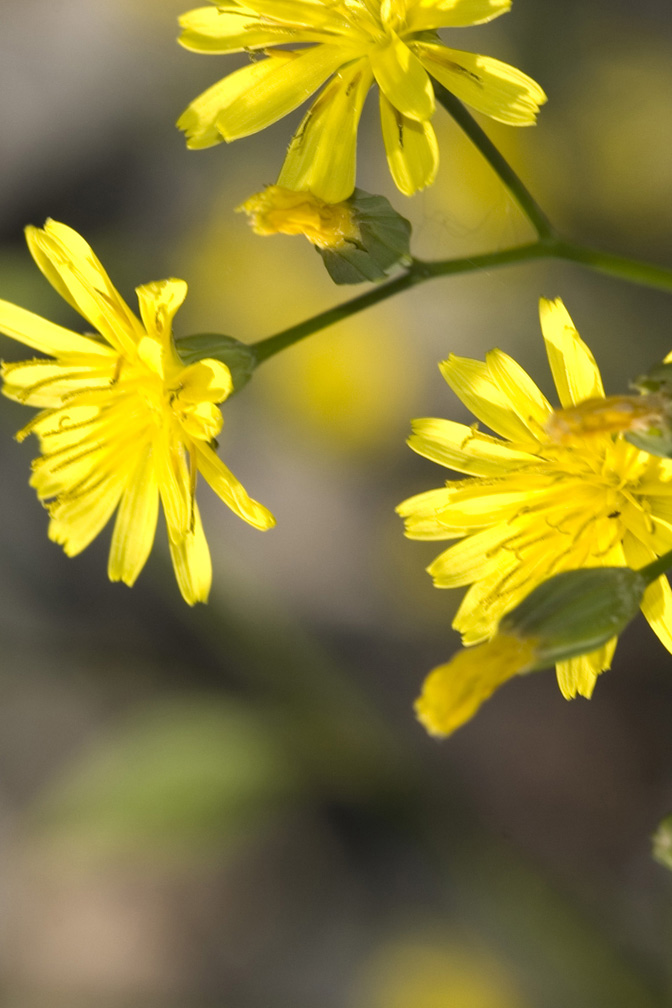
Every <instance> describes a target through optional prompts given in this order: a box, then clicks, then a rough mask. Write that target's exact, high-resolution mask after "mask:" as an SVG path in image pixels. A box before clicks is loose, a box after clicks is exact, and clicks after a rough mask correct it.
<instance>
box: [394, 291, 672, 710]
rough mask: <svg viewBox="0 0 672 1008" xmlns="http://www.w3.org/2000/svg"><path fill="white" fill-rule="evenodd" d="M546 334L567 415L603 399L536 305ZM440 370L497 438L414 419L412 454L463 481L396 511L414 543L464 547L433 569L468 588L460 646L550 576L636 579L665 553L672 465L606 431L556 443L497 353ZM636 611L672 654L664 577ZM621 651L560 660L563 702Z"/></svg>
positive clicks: (590, 362) (553, 318)
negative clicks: (623, 573) (585, 570)
mask: <svg viewBox="0 0 672 1008" xmlns="http://www.w3.org/2000/svg"><path fill="white" fill-rule="evenodd" d="M541 324H542V330H543V335H544V340H545V343H546V351H547V354H548V359H549V363H550V366H551V371H552V373H553V378H554V380H555V385H556V388H557V391H558V396H559V399H560V403H561V405H562V407H563V408H564V409H565V410H567V409H570V408H574V407H576V406H578V404H579V403H582V402H583V401H584V400H587V399H592V400H595V399H603V398H604V390H603V387H602V381H601V378H600V374H599V371H598V369H597V365H596V363H595V360H594V358H593V356H592V354H591V352H590V350H589V349H588V347H587V346H586V345H585V343H584V342H583V341H582V340H581V339H580V337H579V334H578V333H577V332H576V329H575V328H574V326H573V323H572V320H571V319H570V317H569V315H568V314H567V311H566V309H565V307H564V305H563V304H562V302H561V301H560V300H557V301H546V300H542V301H541ZM441 370H442V372H443V375H444V377H445V379H446V381H447V382H448V384H449V385H450V387H451V388H452V389H453V391H454V392H455V393H456V394H457V395H458V396H459V397H460V399H461V400H462V401H463V402H464V403H465V404H466V405H467V406H468V407H469V409H471V411H472V412H473V413H474V414H475V415H476V417H477V418H478V419H479V420H481V421H482V422H483V423H484V424H487V425H488V426H489V427H490V428H491V429H492V430H493V431H495V433H496V434H497V435H499V436H496V437H495V436H492V435H490V434H486V433H484V432H482V431H480V430H479V429H478V425H477V424H475V425H474V426H473V427H466V426H464V425H463V424H459V423H454V422H453V421H450V420H438V419H424V420H416V421H415V422H414V424H413V430H414V433H413V435H412V436H411V438H410V440H409V444H410V445H411V447H412V448H413V449H414V450H415V451H417V452H418V453H419V454H420V455H424V456H425V457H427V458H430V459H432V460H433V461H435V462H438V463H440V464H441V465H444V466H447V467H448V468H450V469H454V470H457V471H458V472H462V473H465V474H466V475H467V477H468V478H467V479H461V480H455V481H449V482H448V483H447V484H446V486H445V487H442V488H441V489H438V490H430V491H429V492H427V493H422V494H419V495H417V496H415V497H411V498H410V499H409V500H407V501H404V502H403V503H402V504H401V505H400V506H399V508H398V511H399V513H400V514H401V515H402V516H403V517H404V518H405V520H406V530H407V534H408V535H409V536H410V537H411V538H415V539H437V540H440V539H453V540H458V542H457V543H456V544H455V545H453V546H451V547H449V548H448V549H447V550H445V551H444V552H443V553H441V554H440V556H438V557H437V558H436V560H434V562H433V563H432V564H431V565H430V567H429V572H430V573H431V574H432V575H433V577H434V583H435V584H436V585H437V586H438V587H441V588H454V587H460V586H464V585H470V586H471V587H470V588H469V590H468V591H467V593H466V594H465V596H464V599H463V601H462V604H461V605H460V608H459V610H458V612H457V615H456V617H455V621H454V624H453V625H454V627H455V628H456V629H457V630H459V631H460V632H461V633H462V635H463V640H464V643H465V644H468V645H469V644H477V643H480V642H482V641H485V640H488V639H489V638H491V637H492V636H493V634H494V633H495V631H496V628H497V625H498V623H499V620H500V619H501V617H502V615H503V614H504V613H505V612H507V611H508V610H510V609H512V608H513V607H514V606H515V605H517V604H518V603H519V602H520V601H521V599H523V598H524V597H525V596H527V595H528V594H529V593H530V591H532V589H533V588H535V587H536V586H537V585H538V584H540V583H541V582H542V581H544V580H545V579H546V578H549V577H550V576H551V575H553V574H557V573H559V572H561V571H567V570H578V569H580V568H582V567H602V566H613V567H619V566H628V567H632V568H635V569H636V568H640V567H643V566H644V565H645V564H647V563H649V562H651V561H652V560H653V559H655V557H657V556H660V555H661V554H662V553H665V552H666V551H667V550H669V549H671V548H672V461H670V460H668V459H664V458H658V457H655V456H653V455H649V454H648V453H647V452H643V451H639V450H638V449H637V448H635V447H634V445H632V444H629V443H628V442H627V441H625V440H624V438H623V436H622V434H620V433H616V434H614V433H613V431H614V426H613V424H612V425H609V424H606V425H605V426H604V429H603V430H597V431H594V430H591V432H590V434H589V436H586V435H585V434H584V431H583V430H582V429H581V425H580V424H574V425H572V424H570V423H564V426H563V428H562V430H563V437H562V439H560V440H558V439H556V438H554V437H552V436H551V435H549V433H548V431H549V427H550V429H551V430H553V429H554V428H557V426H558V425H557V421H554V420H553V416H554V413H553V409H552V407H551V405H550V404H549V403H548V401H547V400H546V399H545V397H544V396H543V395H542V393H541V392H540V391H539V389H538V388H537V386H536V385H535V384H534V382H533V381H532V380H531V378H530V377H529V376H528V375H527V374H526V373H525V371H523V369H522V368H521V367H520V366H519V365H518V364H517V363H516V362H515V361H514V360H512V359H511V358H510V357H508V356H507V355H506V354H505V353H503V352H502V351H501V350H493V351H491V352H490V353H489V354H488V355H487V357H486V361H485V362H484V363H482V362H480V361H476V360H470V359H467V358H460V357H454V356H451V357H450V358H449V359H448V360H447V361H445V362H444V363H443V364H442V365H441ZM591 410H592V412H593V413H594V406H593V407H592V408H591ZM641 608H642V611H643V613H644V615H645V616H646V618H647V619H648V621H649V623H650V624H651V626H652V628H653V630H654V631H655V633H656V634H657V635H658V637H659V638H660V640H661V641H662V643H663V644H664V645H665V647H666V648H667V649H668V650H669V651H672V591H671V589H670V585H669V583H668V581H667V578H665V577H661V578H659V579H658V580H657V581H655V582H654V583H653V584H651V585H650V586H649V587H648V588H647V590H646V592H645V593H644V597H643V601H642V605H641ZM615 643H616V641H615V639H613V640H612V641H610V642H609V643H608V644H606V645H604V646H603V647H600V648H599V649H598V650H596V651H593V652H592V653H590V654H587V655H584V656H581V657H577V658H570V659H569V660H566V661H561V662H558V664H557V666H556V668H557V674H558V682H559V685H560V689H561V690H562V692H563V694H564V695H565V696H567V697H571V696H574V695H576V694H577V693H580V694H582V695H583V696H590V695H591V692H592V689H593V687H594V685H595V680H596V678H597V676H598V675H599V673H600V671H602V670H604V669H606V668H608V667H609V663H610V661H611V656H612V654H613V650H614V647H615Z"/></svg>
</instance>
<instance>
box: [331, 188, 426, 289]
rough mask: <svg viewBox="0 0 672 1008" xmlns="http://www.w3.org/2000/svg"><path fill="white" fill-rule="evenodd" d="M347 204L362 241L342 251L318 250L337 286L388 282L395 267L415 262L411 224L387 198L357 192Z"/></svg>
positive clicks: (345, 246)
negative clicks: (388, 277)
mask: <svg viewBox="0 0 672 1008" xmlns="http://www.w3.org/2000/svg"><path fill="white" fill-rule="evenodd" d="M347 202H348V204H349V205H350V206H351V207H352V211H353V218H354V221H355V223H356V224H357V227H358V228H359V234H360V239H359V241H357V242H355V241H346V242H345V244H344V245H343V247H342V248H339V249H321V248H318V249H317V251H318V252H319V254H320V255H321V256H322V259H323V260H324V265H325V266H326V267H327V272H328V273H329V276H330V277H331V279H332V280H333V281H334V283H337V284H357V283H363V282H364V281H365V280H368V281H376V280H384V279H385V277H386V276H387V274H388V273H389V272H390V270H391V269H392V268H393V267H394V266H397V265H402V264H404V262H410V261H411V252H410V241H411V224H410V221H407V220H406V218H405V217H402V216H401V214H398V213H397V211H396V210H395V209H394V207H393V206H392V205H391V204H390V203H389V201H388V200H386V199H385V197H384V196H373V195H371V193H367V192H364V191H363V190H362V189H355V191H354V193H353V194H352V196H351V197H350V199H349V200H348V201H347Z"/></svg>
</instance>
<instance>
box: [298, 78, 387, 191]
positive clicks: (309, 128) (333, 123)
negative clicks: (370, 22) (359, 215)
mask: <svg viewBox="0 0 672 1008" xmlns="http://www.w3.org/2000/svg"><path fill="white" fill-rule="evenodd" d="M371 81H372V74H371V71H370V70H369V68H368V65H367V62H366V61H364V60H357V61H356V62H355V63H353V64H352V65H351V66H349V67H346V68H345V69H343V70H340V71H339V72H338V74H337V75H336V77H335V78H334V80H332V81H331V82H330V83H329V84H327V86H326V88H325V89H324V91H323V92H322V94H321V95H320V96H319V97H318V98H317V100H316V101H315V102H314V103H313V105H312V106H311V108H310V109H309V111H308V113H307V114H306V116H305V118H304V120H303V122H302V123H301V125H300V126H299V128H298V130H297V132H296V133H295V134H294V137H293V139H292V142H291V144H290V146H289V150H288V151H287V156H286V158H285V163H284V164H283V166H282V170H281V172H280V175H279V177H278V185H280V186H286V187H287V188H288V189H294V190H304V189H307V190H310V192H311V193H314V194H315V195H316V196H319V197H320V198H321V199H323V200H325V201H326V202H327V203H339V202H340V201H341V200H344V199H347V198H348V197H349V196H350V195H351V193H352V190H353V189H354V187H355V169H356V155H357V128H358V126H359V119H360V116H361V114H362V108H363V106H364V101H365V99H366V96H367V93H368V91H369V88H370V86H371Z"/></svg>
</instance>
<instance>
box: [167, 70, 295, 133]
mask: <svg viewBox="0 0 672 1008" xmlns="http://www.w3.org/2000/svg"><path fill="white" fill-rule="evenodd" d="M293 59H294V54H293V53H291V52H282V51H280V50H274V51H273V55H272V56H269V57H268V58H267V59H264V60H260V61H259V62H257V63H253V64H252V65H251V66H249V67H244V68H243V70H244V71H246V72H245V73H244V74H243V75H242V76H238V75H239V74H241V73H242V71H238V72H237V73H232V74H229V76H228V77H224V78H223V80H220V81H217V83H216V84H213V85H212V87H209V88H208V89H207V91H204V92H203V94H200V95H199V96H198V98H195V99H194V101H193V102H191V104H190V105H188V106H187V108H186V109H185V110H184V112H183V113H182V115H181V116H180V118H179V119H178V120H177V125H178V127H179V128H180V129H181V130H183V132H184V133H186V136H187V147H189V148H190V150H203V149H204V148H205V147H212V146H213V145H214V144H218V143H221V142H222V141H223V140H224V134H223V133H222V131H221V130H220V129H219V127H218V125H217V117H218V116H219V114H220V112H221V111H222V109H223V108H225V107H226V105H227V104H230V103H231V102H233V101H235V99H236V98H237V97H238V96H239V95H241V94H244V93H245V92H246V91H247V89H248V87H249V86H250V80H249V78H250V75H252V76H253V79H254V83H255V84H256V85H257V86H258V87H262V86H263V85H264V83H265V81H266V80H271V79H272V78H273V77H274V75H275V73H276V71H277V69H278V67H279V66H280V64H281V63H283V62H285V63H290V62H291V61H292V60H293Z"/></svg>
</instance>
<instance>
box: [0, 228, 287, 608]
mask: <svg viewBox="0 0 672 1008" xmlns="http://www.w3.org/2000/svg"><path fill="white" fill-rule="evenodd" d="M26 238H27V241H28V247H29V249H30V252H31V254H32V256H33V258H34V259H35V262H36V263H37V265H38V266H39V268H40V270H41V271H42V272H43V273H44V275H45V276H46V278H47V280H49V282H50V283H51V284H52V286H53V287H54V288H55V289H56V290H57V291H58V293H59V294H60V295H61V296H62V297H64V298H65V300H66V301H68V303H69V304H71V305H72V307H73V308H75V309H76V310H77V311H78V312H79V313H80V314H81V315H82V316H83V317H84V318H85V319H86V320H87V322H88V323H89V324H90V325H91V326H93V328H94V329H95V330H96V335H86V336H82V335H79V334H78V333H75V332H71V331H70V330H69V329H64V328H62V327H61V326H58V325H54V323H52V322H48V321H47V320H46V319H43V318H40V316H39V315H34V314H33V313H32V312H29V311H26V310H24V309H23V308H19V307H17V306H16V305H12V304H9V303H8V302H7V301H0V331H2V332H4V333H6V335H8V336H11V337H13V338H14V339H17V340H20V341H21V342H22V343H25V344H26V345H27V346H29V347H32V348H33V349H35V350H38V351H40V352H41V353H46V354H50V355H51V358H53V359H50V358H40V359H33V360H30V361H22V362H20V363H13V364H7V363H6V364H4V365H3V369H2V376H3V378H4V389H3V391H4V393H5V395H7V396H9V398H10V399H16V400H17V401H19V402H22V403H25V404H26V405H28V406H39V407H42V411H41V412H40V413H38V415H37V416H36V417H34V418H33V420H31V422H30V423H29V424H28V425H27V426H26V427H25V428H24V429H23V430H22V431H20V432H19V434H18V438H19V440H23V438H25V437H27V436H28V434H35V435H36V436H37V437H38V439H39V442H40V447H41V450H42V454H41V456H40V457H39V458H37V459H36V460H35V461H34V462H33V475H32V477H31V481H30V482H31V485H32V486H34V487H35V489H36V491H37V495H38V497H39V498H40V500H42V501H44V502H45V504H46V507H47V510H48V511H49V515H50V518H51V521H50V523H49V538H50V539H52V540H54V542H57V543H60V544H61V545H62V546H63V548H64V550H65V552H66V553H67V554H68V556H74V555H75V554H77V553H80V552H81V551H82V550H83V549H85V548H86V547H87V546H88V545H89V543H90V542H91V541H92V540H93V539H94V538H95V537H96V536H97V535H98V533H99V532H100V531H101V530H102V528H103V527H104V525H105V524H106V523H107V521H108V520H109V519H110V517H111V516H112V514H113V513H114V512H115V511H116V512H117V518H116V522H115V526H114V533H113V536H112V545H111V549H110V557H109V566H108V574H109V577H110V579H111V580H112V581H124V582H125V583H126V584H128V585H132V584H133V583H134V581H135V580H136V578H137V577H138V575H139V573H140V571H141V570H142V568H143V566H144V564H145V561H146V560H147V557H148V555H149V552H150V550H151V548H152V544H153V541H154V535H155V531H156V524H157V519H158V512H159V500H160V501H161V503H162V504H163V510H164V512H165V516H166V524H167V527H168V539H169V543H170V552H171V556H172V560H173V566H174V568H175V575H176V577H177V581H178V584H179V587H180V591H181V592H182V595H183V596H184V598H185V600H186V601H187V602H188V603H189V604H190V605H192V604H193V603H195V602H205V601H206V600H207V596H208V591H209V589H210V582H211V579H212V567H211V563H210V553H209V550H208V544H207V542H206V539H205V535H204V532H203V526H202V524H201V518H200V515H199V511H198V505H197V504H196V498H195V492H196V478H197V474H198V473H199V472H200V473H202V475H203V476H204V478H205V480H206V481H207V482H208V483H209V484H210V486H211V487H212V488H213V490H214V491H215V493H216V494H218V495H219V496H220V497H221V498H222V500H223V501H224V502H225V503H226V504H228V506H229V507H230V508H231V509H232V510H233V511H234V512H235V513H236V514H237V515H239V516H240V517H241V518H243V519H244V520H245V521H247V522H249V523H250V524H251V525H254V526H255V527H256V528H260V529H266V528H269V527H270V526H271V525H273V524H274V519H273V516H272V515H271V514H270V512H268V511H267V510H266V508H264V507H262V506H261V505H260V504H258V503H257V502H256V501H253V500H251V498H250V497H249V496H248V495H247V493H246V492H245V490H244V489H243V487H242V486H241V485H240V483H239V482H238V480H237V479H236V478H235V476H234V475H233V474H232V473H231V472H229V470H228V469H227V468H226V466H225V465H224V464H223V463H222V462H221V461H220V459H219V458H218V457H217V455H216V454H215V451H214V448H213V445H214V439H215V438H216V437H217V434H218V433H219V431H220V429H221V427H222V414H221V412H220V410H219V408H218V406H217V405H216V404H217V403H220V402H222V401H223V400H224V399H226V397H227V396H228V395H229V394H230V393H231V391H232V383H231V374H230V371H229V369H228V367H226V365H224V364H222V363H220V362H219V361H217V360H214V359H210V358H207V359H205V360H201V361H198V362H197V363H193V364H190V365H189V366H188V367H185V366H184V364H183V362H182V361H181V360H180V358H179V356H178V354H177V351H176V349H175V344H174V342H173V336H172V320H173V316H174V315H175V312H176V311H177V309H178V308H179V307H180V305H181V304H182V302H183V300H184V297H185V295H186V292H187V285H186V284H185V282H184V281H183V280H160V281H158V282H156V283H149V284H146V285H144V286H142V287H138V288H137V295H138V302H139V306H140V318H138V317H137V316H136V315H135V314H134V313H133V312H132V311H131V309H130V308H129V307H128V306H127V305H126V304H125V302H124V301H123V299H122V298H121V297H120V295H119V294H118V293H117V291H116V290H115V288H114V287H113V286H112V283H111V281H110V279H109V277H108V276H107V274H106V273H105V271H104V269H103V267H102V265H101V264H100V262H99V261H98V259H97V258H96V257H95V255H94V254H93V251H92V250H91V248H90V247H89V245H87V243H86V242H85V241H84V239H83V238H81V237H80V236H79V235H78V234H77V233H76V232H75V231H73V230H72V229H71V228H69V227H66V226H65V225H64V224H59V223H57V222H55V221H47V223H46V225H45V227H44V230H40V229H37V228H33V227H29V228H27V229H26Z"/></svg>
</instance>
